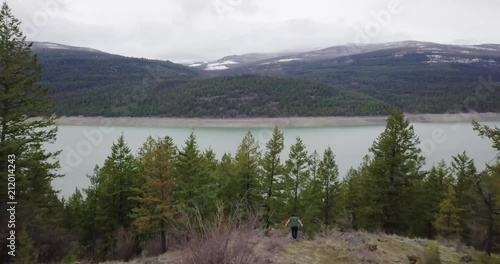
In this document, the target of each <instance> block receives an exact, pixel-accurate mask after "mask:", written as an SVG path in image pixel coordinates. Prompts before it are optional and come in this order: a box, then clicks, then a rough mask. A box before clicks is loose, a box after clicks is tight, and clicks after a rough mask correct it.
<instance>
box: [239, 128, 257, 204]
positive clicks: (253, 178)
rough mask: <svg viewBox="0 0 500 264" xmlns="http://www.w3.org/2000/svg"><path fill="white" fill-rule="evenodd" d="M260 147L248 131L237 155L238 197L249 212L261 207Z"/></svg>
mask: <svg viewBox="0 0 500 264" xmlns="http://www.w3.org/2000/svg"><path fill="white" fill-rule="evenodd" d="M260 160H261V151H260V147H259V145H258V143H257V141H256V140H255V138H254V137H253V135H252V133H250V132H248V133H247V134H246V135H245V137H244V138H243V140H242V142H241V144H240V145H239V147H238V150H237V152H236V157H235V174H236V175H235V181H236V183H237V186H236V188H235V190H238V195H237V197H238V198H239V200H241V201H242V203H243V205H244V207H245V208H246V211H247V212H255V211H256V210H257V208H258V207H259V205H260V203H261V200H262V196H261V192H262V186H261V177H262V168H261V166H260V164H259V162H260Z"/></svg>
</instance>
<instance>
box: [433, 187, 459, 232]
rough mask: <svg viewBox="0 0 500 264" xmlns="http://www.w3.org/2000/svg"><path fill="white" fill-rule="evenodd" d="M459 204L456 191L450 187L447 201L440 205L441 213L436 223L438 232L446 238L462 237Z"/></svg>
mask: <svg viewBox="0 0 500 264" xmlns="http://www.w3.org/2000/svg"><path fill="white" fill-rule="evenodd" d="M457 204H458V203H457V197H456V193H455V189H454V188H453V187H452V186H450V187H449V188H448V192H447V195H446V197H445V199H444V200H443V201H442V202H441V204H440V205H439V213H438V215H437V217H436V221H435V222H434V227H435V228H436V230H437V232H438V233H439V234H441V235H442V236H444V237H447V238H457V237H458V236H459V235H460V231H461V223H460V212H461V211H462V210H461V209H460V208H459V207H458V206H457Z"/></svg>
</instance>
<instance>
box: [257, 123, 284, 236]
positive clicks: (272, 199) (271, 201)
mask: <svg viewBox="0 0 500 264" xmlns="http://www.w3.org/2000/svg"><path fill="white" fill-rule="evenodd" d="M283 140H284V138H283V132H281V131H280V130H279V128H278V127H275V128H274V129H273V135H272V137H271V139H270V140H269V141H268V142H267V144H266V152H265V154H264V157H263V159H262V161H261V162H262V169H263V177H264V179H263V183H262V185H263V192H264V210H265V215H264V226H265V228H266V229H269V227H270V225H271V223H272V220H273V219H272V216H273V215H272V213H274V218H275V219H279V218H284V217H285V216H284V215H280V212H276V211H278V209H280V208H281V206H280V203H281V201H280V200H281V199H278V198H280V197H279V196H278V195H279V193H278V192H276V189H278V190H279V189H280V186H279V185H278V184H277V180H278V179H279V176H280V174H281V173H283V166H282V164H281V159H280V154H281V152H282V151H283V147H284V146H283ZM278 221H280V220H278Z"/></svg>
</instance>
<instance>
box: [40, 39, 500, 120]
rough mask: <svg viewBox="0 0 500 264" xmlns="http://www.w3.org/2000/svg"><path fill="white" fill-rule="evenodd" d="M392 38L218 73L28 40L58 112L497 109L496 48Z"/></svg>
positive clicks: (498, 76)
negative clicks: (393, 39)
mask: <svg viewBox="0 0 500 264" xmlns="http://www.w3.org/2000/svg"><path fill="white" fill-rule="evenodd" d="M389 44H391V43H389ZM391 45H394V46H391ZM391 45H389V46H386V45H381V44H380V45H375V44H374V45H367V46H366V47H364V46H363V47H359V48H357V49H356V48H353V49H354V50H347V51H345V50H344V51H343V52H339V51H338V50H339V49H340V50H342V47H332V48H330V49H327V50H326V51H325V50H322V51H319V52H317V53H311V54H309V53H307V54H305V55H303V57H304V58H302V59H300V60H299V59H296V58H295V57H297V56H295V57H294V56H291V57H286V58H284V59H283V58H282V59H267V60H264V61H257V62H254V63H251V64H245V63H243V64H242V65H240V66H234V67H232V68H230V69H227V70H222V71H203V70H200V69H197V68H195V67H187V66H183V65H179V64H175V63H172V62H168V61H157V60H146V59H138V58H128V57H123V56H117V55H112V54H108V53H104V52H100V51H97V50H91V49H86V48H77V47H69V46H64V45H60V44H53V43H38V42H36V43H34V49H33V52H35V53H37V54H38V56H39V58H40V63H41V64H42V66H43V68H42V77H41V84H43V85H45V86H46V87H48V88H49V93H50V94H51V96H52V97H53V98H54V100H55V102H56V107H55V112H56V113H57V114H60V115H66V116H68V115H71V116H74V115H84V116H169V117H239V118H244V117H264V116H311V115H316V116H329V115H339V116H352V115H381V114H388V113H390V110H391V109H395V108H398V109H401V110H402V111H404V112H407V113H445V112H455V113H456V112H469V111H477V112H500V108H499V107H500V105H499V104H498V103H497V102H498V101H499V100H500V93H499V92H498V90H499V88H500V85H499V82H498V80H499V79H500V70H499V69H500V68H499V67H498V65H499V64H500V49H499V48H498V46H497V45H490V46H488V45H482V46H473V47H462V46H450V45H442V44H435V43H421V42H408V43H406V42H401V43H392V44H391ZM344 48H345V47H344ZM327 51H328V52H327ZM333 51H335V52H333ZM332 52H333V53H332ZM356 52H357V53H356ZM331 53H332V54H331ZM346 53H347V54H349V55H347V56H346V55H342V54H346ZM351 53H352V54H351ZM299 57H300V56H299ZM311 57H313V59H311ZM280 61H282V62H280ZM283 61H285V62H283ZM248 74H251V75H252V76H248ZM216 76H219V77H216ZM259 76H269V77H273V78H266V77H259ZM214 77H216V78H214ZM304 79H305V80H308V81H309V82H304V81H303V80H304ZM300 96H302V97H300ZM286 97H291V98H286ZM298 98H301V100H300V101H301V102H298ZM179 99H181V101H182V105H181V103H180V102H179ZM318 104H319V105H318ZM187 106H189V107H190V109H187ZM240 107H241V109H240ZM388 109H389V111H387V110H388Z"/></svg>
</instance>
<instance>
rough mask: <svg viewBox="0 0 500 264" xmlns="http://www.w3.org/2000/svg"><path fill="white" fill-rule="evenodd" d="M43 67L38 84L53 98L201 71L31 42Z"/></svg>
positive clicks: (175, 79) (193, 75) (189, 75)
mask: <svg viewBox="0 0 500 264" xmlns="http://www.w3.org/2000/svg"><path fill="white" fill-rule="evenodd" d="M32 51H33V52H34V53H36V54H38V58H39V62H40V64H41V65H42V78H41V83H42V84H43V85H46V86H47V87H49V91H50V93H51V94H52V95H55V94H61V93H73V92H76V91H80V90H99V89H119V88H124V87H132V86H136V85H148V84H151V83H157V82H163V81H170V82H179V81H185V80H190V79H192V78H196V77H199V76H200V75H202V73H201V71H199V70H197V69H194V68H189V67H186V66H183V65H180V64H176V63H172V62H170V61H160V60H149V59H142V58H131V57H124V56H119V55H114V54H109V53H105V52H102V51H99V50H95V49H89V48H81V47H73V46H67V45H61V44H55V43H48V42H34V43H33V48H32Z"/></svg>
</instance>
